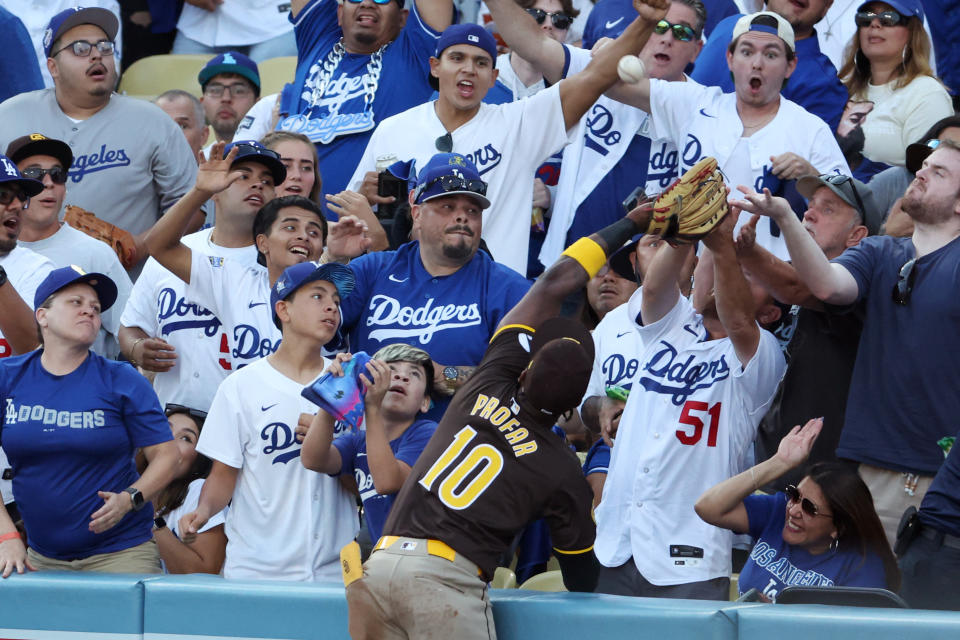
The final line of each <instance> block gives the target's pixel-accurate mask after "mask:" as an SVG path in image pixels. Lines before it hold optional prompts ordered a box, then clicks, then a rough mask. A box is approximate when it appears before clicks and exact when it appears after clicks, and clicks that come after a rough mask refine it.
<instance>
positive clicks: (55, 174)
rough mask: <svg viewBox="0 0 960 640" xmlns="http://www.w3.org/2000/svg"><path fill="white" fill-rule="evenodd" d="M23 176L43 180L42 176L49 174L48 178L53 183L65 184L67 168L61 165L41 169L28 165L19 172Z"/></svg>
mask: <svg viewBox="0 0 960 640" xmlns="http://www.w3.org/2000/svg"><path fill="white" fill-rule="evenodd" d="M20 175H22V176H23V177H24V178H32V179H33V180H39V181H40V182H43V176H47V175H48V176H50V179H51V180H53V184H66V182H67V170H66V169H64V168H63V167H50V168H49V169H41V168H40V167H29V168H27V169H24V170H23V171H21V172H20Z"/></svg>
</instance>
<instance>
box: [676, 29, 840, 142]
mask: <svg viewBox="0 0 960 640" xmlns="http://www.w3.org/2000/svg"><path fill="white" fill-rule="evenodd" d="M740 16H741V14H736V15H732V16H730V17H729V18H726V19H725V20H724V21H723V22H721V23H720V24H718V25H717V28H716V29H715V30H714V32H713V34H712V35H711V36H710V39H709V40H707V43H706V44H705V45H703V50H702V51H700V55H699V56H697V59H696V62H695V63H694V67H693V73H691V74H690V77H691V78H693V79H694V80H696V81H697V82H699V83H700V84H703V85H706V86H708V87H720V88H721V89H722V90H723V92H724V93H732V92H733V78H732V77H731V76H730V67H728V66H727V47H728V46H729V45H730V40H731V38H732V37H733V27H734V26H735V25H736V24H737V20H738V19H740ZM796 46H797V68H796V69H794V71H793V74H792V75H791V76H790V78H789V79H788V80H787V86H786V87H784V89H783V91H781V92H780V95H782V96H783V97H784V98H787V99H788V100H791V101H793V102H796V103H797V104H799V105H800V106H801V107H803V108H804V109H806V110H807V111H809V112H810V113H812V114H814V115H816V116H819V117H820V118H821V119H822V120H823V121H824V122H826V123H827V124H828V125H829V126H830V130H831V131H836V130H837V125H839V124H840V116H841V115H842V114H843V108H844V106H846V104H847V96H848V94H847V89H846V87H844V86H843V83H842V82H840V79H839V78H838V77H837V69H836V67H834V66H833V63H832V62H830V58H828V57H827V56H825V55H824V54H823V53H821V52H820V42H819V40H817V34H816V31H814V34H813V35H812V36H811V37H809V38H804V39H803V40H797V42H796Z"/></svg>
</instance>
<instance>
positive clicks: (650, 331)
mask: <svg viewBox="0 0 960 640" xmlns="http://www.w3.org/2000/svg"><path fill="white" fill-rule="evenodd" d="M638 291H639V289H638ZM627 305H629V306H628V307H627V313H628V314H629V316H630V318H631V320H633V322H634V324H636V325H637V331H639V332H640V335H641V336H642V339H643V344H645V345H651V344H654V343H655V342H656V341H657V340H659V339H661V338H665V337H670V338H675V337H681V338H682V339H683V342H684V343H688V342H691V341H695V340H697V339H699V337H700V336H699V335H698V334H697V333H687V331H686V327H685V325H686V324H688V323H690V322H693V320H694V319H695V317H696V313H695V312H694V310H693V305H692V304H690V301H689V300H687V299H686V298H684V297H683V296H677V302H676V304H674V305H673V308H672V309H670V311H669V312H667V315H665V316H663V317H662V318H660V319H659V320H657V321H656V322H652V323H650V324H642V325H641V324H640V321H641V320H642V317H641V313H640V307H641V306H642V298H641V297H640V296H638V295H636V294H634V295H633V296H631V298H630V300H628V301H627ZM671 342H672V343H678V342H680V340H675V339H671Z"/></svg>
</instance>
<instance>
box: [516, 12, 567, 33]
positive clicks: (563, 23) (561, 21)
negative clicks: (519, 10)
mask: <svg viewBox="0 0 960 640" xmlns="http://www.w3.org/2000/svg"><path fill="white" fill-rule="evenodd" d="M527 13H529V14H530V15H532V16H533V19H534V20H536V21H537V24H543V21H544V20H546V19H547V16H550V22H552V23H553V26H554V28H556V29H560V30H561V31H564V30H566V29H569V28H570V25H571V24H573V18H571V17H570V16H568V15H567V14H565V13H560V12H559V11H558V12H556V13H547V12H546V11H544V10H543V9H527Z"/></svg>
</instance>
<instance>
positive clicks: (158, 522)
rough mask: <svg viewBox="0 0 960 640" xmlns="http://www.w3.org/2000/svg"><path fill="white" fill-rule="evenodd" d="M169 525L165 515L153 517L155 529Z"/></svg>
mask: <svg viewBox="0 0 960 640" xmlns="http://www.w3.org/2000/svg"><path fill="white" fill-rule="evenodd" d="M166 526H167V521H166V520H165V519H164V517H163V516H157V517H156V518H154V519H153V528H154V529H164V528H166Z"/></svg>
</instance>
